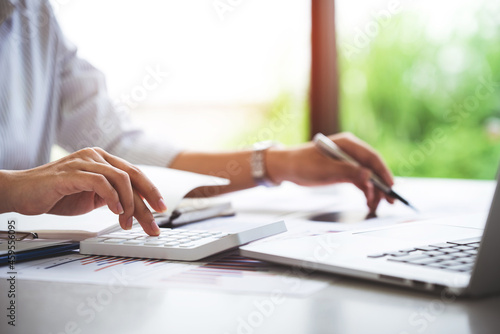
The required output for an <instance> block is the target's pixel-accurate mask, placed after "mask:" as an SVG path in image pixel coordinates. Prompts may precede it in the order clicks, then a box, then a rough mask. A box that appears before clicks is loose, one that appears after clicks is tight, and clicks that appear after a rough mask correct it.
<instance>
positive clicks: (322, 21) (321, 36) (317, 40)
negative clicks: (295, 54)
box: [309, 0, 340, 137]
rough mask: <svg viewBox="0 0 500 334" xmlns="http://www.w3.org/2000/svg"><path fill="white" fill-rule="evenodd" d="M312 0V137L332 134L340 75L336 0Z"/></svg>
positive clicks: (336, 125) (336, 119) (336, 128)
mask: <svg viewBox="0 0 500 334" xmlns="http://www.w3.org/2000/svg"><path fill="white" fill-rule="evenodd" d="M311 1H312V10H311V12H312V29H311V86H310V96H309V99H310V100H309V103H310V112H311V115H310V117H311V129H310V130H311V132H310V133H311V137H312V136H314V134H315V133H317V132H322V133H323V134H325V135H327V134H332V133H335V132H338V131H339V129H340V127H339V112H338V111H339V106H338V99H339V79H338V68H337V45H336V36H335V32H336V29H335V1H334V0H311Z"/></svg>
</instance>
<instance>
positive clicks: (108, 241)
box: [104, 239, 123, 244]
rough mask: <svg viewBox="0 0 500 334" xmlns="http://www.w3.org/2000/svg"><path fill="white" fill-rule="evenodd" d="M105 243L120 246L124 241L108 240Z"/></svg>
mask: <svg viewBox="0 0 500 334" xmlns="http://www.w3.org/2000/svg"><path fill="white" fill-rule="evenodd" d="M104 242H105V243H107V244H119V243H122V242H123V239H106V240H104Z"/></svg>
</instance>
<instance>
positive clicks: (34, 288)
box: [0, 179, 500, 334]
mask: <svg viewBox="0 0 500 334" xmlns="http://www.w3.org/2000/svg"><path fill="white" fill-rule="evenodd" d="M401 183H402V187H401V188H400V190H401V191H402V193H404V195H407V196H408V197H409V198H412V197H418V196H417V195H418V194H417V193H418V192H421V191H422V189H427V191H428V192H426V194H425V197H426V198H427V201H428V203H430V204H429V205H434V204H436V203H437V204H439V203H441V206H442V207H443V210H444V211H443V212H445V211H446V212H449V211H450V208H451V207H455V208H456V212H457V213H470V212H475V211H484V210H487V207H488V205H489V198H490V197H489V196H491V194H492V191H493V185H494V184H493V183H492V182H483V181H477V182H476V181H474V182H471V181H457V180H454V181H447V180H418V179H405V180H403V181H402V182H401ZM429 186H432V189H429V188H428V187H429ZM340 189H341V190H340V191H338V189H337V188H336V189H335V191H334V192H337V195H336V196H342V197H343V198H345V197H346V196H344V195H345V193H346V192H347V193H349V192H351V190H352V189H347V190H345V189H344V188H342V187H340ZM411 189H413V190H411ZM446 189H447V190H446ZM456 189H461V190H462V192H461V193H462V194H463V193H467V194H471V197H470V198H465V199H464V196H461V195H460V196H459V194H455V196H454V197H453V196H452V195H450V196H451V197H450V198H447V197H443V196H442V195H443V192H448V193H450V194H451V193H456V192H457V191H456ZM278 191H279V190H273V189H269V190H267V191H266V192H264V190H262V189H254V190H252V191H246V192H244V193H241V194H237V195H236V196H235V198H236V199H235V201H234V203H235V206H236V208H237V209H238V208H240V209H241V210H242V211H245V210H247V211H248V210H250V208H249V207H248V206H245V205H246V204H245V203H247V202H248V201H247V199H248V198H256V197H259V198H260V200H262V201H264V202H265V201H268V200H269V198H267V197H266V196H269V197H274V196H275V195H276V194H278ZM318 191H320V192H324V191H328V188H323V189H320V190H318ZM412 191H414V193H412ZM273 192H274V193H273ZM352 194H353V197H352V198H356V199H357V200H360V199H361V200H362V198H361V197H357V196H358V194H356V192H355V191H354V192H352ZM460 197H461V198H462V202H458V201H459V199H460ZM349 198H351V197H349ZM275 199H276V200H277V198H275ZM417 202H418V201H417ZM415 204H416V205H424V203H415ZM438 206H439V205H438ZM275 207H276V210H277V211H280V210H281V211H280V213H281V214H283V211H282V209H283V208H281V207H280V206H279V205H278V204H277V205H276V206H275ZM360 208H362V207H361V206H360ZM381 210H382V211H384V210H386V208H384V207H383V208H381ZM275 213H277V212H275ZM266 214H268V215H269V214H270V213H269V212H266ZM287 214H290V213H287ZM4 268H5V267H3V268H2V270H4ZM297 275H299V274H297ZM314 277H318V278H320V279H326V280H329V283H328V286H327V287H326V288H324V289H322V290H320V291H317V292H315V293H313V294H311V295H308V296H306V297H300V296H280V297H279V298H278V297H276V296H274V295H273V294H262V293H261V294H257V293H250V292H246V293H235V292H222V291H214V290H211V291H209V290H204V289H186V288H172V287H163V288H139V287H128V286H126V285H124V286H120V287H118V288H116V287H111V286H106V285H93V284H83V283H61V282H44V281H36V280H22V279H18V281H17V286H16V294H17V295H16V327H11V326H8V324H7V320H5V319H6V314H7V311H6V309H7V306H8V298H7V291H8V288H9V285H8V282H7V281H6V280H4V279H2V280H1V281H0V291H1V294H2V296H1V297H0V308H1V309H2V316H1V318H0V319H1V320H0V332H1V333H54V334H55V333H108V332H116V333H139V332H140V333H221V334H225V333H231V334H232V333H248V334H249V333H356V334H358V333H398V334H403V333H408V334H409V333H440V334H441V333H497V332H498V328H500V317H499V316H498V313H499V311H500V296H495V297H490V298H485V299H479V300H467V299H459V300H455V299H447V298H444V297H441V296H439V295H431V294H426V293H420V292H414V291H411V290H407V289H403V288H396V287H391V286H385V285H382V284H377V283H372V282H365V281H361V280H355V279H351V278H346V277H337V276H332V275H324V274H314ZM275 297H276V298H275ZM4 314H5V315H4Z"/></svg>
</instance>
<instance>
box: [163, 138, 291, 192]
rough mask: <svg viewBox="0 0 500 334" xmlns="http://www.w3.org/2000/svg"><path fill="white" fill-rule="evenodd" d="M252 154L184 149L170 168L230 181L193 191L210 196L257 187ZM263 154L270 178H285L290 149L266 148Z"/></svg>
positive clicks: (247, 151)
mask: <svg viewBox="0 0 500 334" xmlns="http://www.w3.org/2000/svg"><path fill="white" fill-rule="evenodd" d="M251 156H252V151H251V150H245V151H238V152H223V153H202V152H182V153H180V154H179V155H178V156H177V157H176V158H175V159H174V161H173V162H172V164H171V165H170V166H169V167H170V168H174V169H180V170H185V171H190V172H195V173H200V174H206V175H214V176H218V177H222V178H227V179H229V180H230V181H231V183H230V184H229V185H227V186H220V187H216V188H214V187H207V188H202V189H198V190H197V191H195V192H193V193H191V194H190V195H191V196H197V197H199V196H211V195H218V194H222V193H226V192H231V191H236V190H242V189H247V188H251V187H254V186H256V184H255V181H254V179H253V177H252V170H251V164H250V160H251ZM264 157H265V159H264V163H265V167H266V171H267V174H268V176H269V178H270V179H271V180H273V181H274V182H275V183H281V182H282V181H284V180H285V179H286V175H287V169H288V167H287V164H286V160H287V157H288V153H287V151H286V150H281V149H277V148H270V149H268V150H266V152H265V155H264Z"/></svg>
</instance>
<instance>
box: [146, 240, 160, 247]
mask: <svg viewBox="0 0 500 334" xmlns="http://www.w3.org/2000/svg"><path fill="white" fill-rule="evenodd" d="M164 243H165V242H164V241H162V240H151V241H146V242H144V245H146V246H160V245H162V246H163V244H164Z"/></svg>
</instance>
